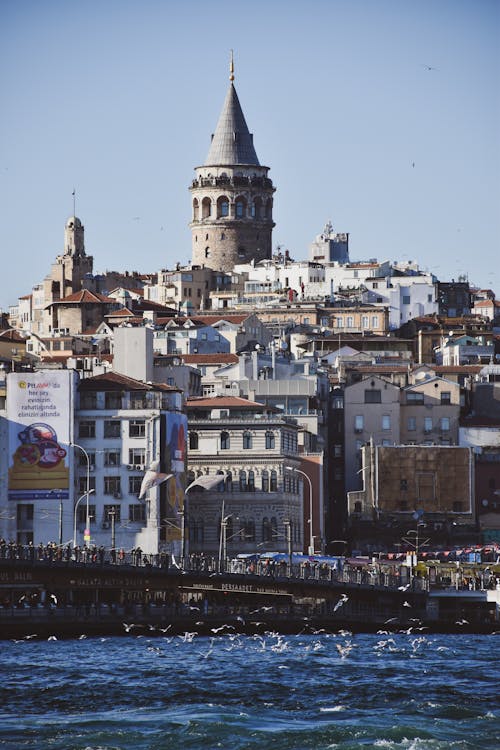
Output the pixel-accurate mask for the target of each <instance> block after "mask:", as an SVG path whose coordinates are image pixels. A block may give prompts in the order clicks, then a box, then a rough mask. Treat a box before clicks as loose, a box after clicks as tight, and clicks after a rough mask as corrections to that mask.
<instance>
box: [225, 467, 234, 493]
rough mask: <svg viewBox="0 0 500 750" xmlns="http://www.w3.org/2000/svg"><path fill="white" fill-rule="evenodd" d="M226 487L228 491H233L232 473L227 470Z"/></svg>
mask: <svg viewBox="0 0 500 750" xmlns="http://www.w3.org/2000/svg"><path fill="white" fill-rule="evenodd" d="M226 489H227V491H228V492H232V491H233V474H232V472H231V471H228V472H227V475H226Z"/></svg>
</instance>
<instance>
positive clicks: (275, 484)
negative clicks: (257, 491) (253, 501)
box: [271, 469, 278, 492]
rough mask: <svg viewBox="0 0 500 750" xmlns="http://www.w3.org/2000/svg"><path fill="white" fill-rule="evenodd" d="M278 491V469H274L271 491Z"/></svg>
mask: <svg viewBox="0 0 500 750" xmlns="http://www.w3.org/2000/svg"><path fill="white" fill-rule="evenodd" d="M277 491H278V475H277V473H276V470H275V469H273V470H272V471H271V492H277Z"/></svg>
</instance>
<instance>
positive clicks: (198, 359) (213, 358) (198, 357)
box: [177, 353, 239, 365]
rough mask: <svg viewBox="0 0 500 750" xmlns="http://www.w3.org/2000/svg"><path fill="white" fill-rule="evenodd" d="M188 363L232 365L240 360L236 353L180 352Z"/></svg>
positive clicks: (183, 359) (185, 362) (180, 355)
mask: <svg viewBox="0 0 500 750" xmlns="http://www.w3.org/2000/svg"><path fill="white" fill-rule="evenodd" d="M177 356H179V357H180V358H181V359H182V361H183V362H184V364H186V365H219V364H220V365H222V364H224V365H232V364H235V363H236V362H238V359H239V358H238V356H237V355H236V354H222V353H220V354H179V355H177Z"/></svg>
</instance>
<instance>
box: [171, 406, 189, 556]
mask: <svg viewBox="0 0 500 750" xmlns="http://www.w3.org/2000/svg"><path fill="white" fill-rule="evenodd" d="M187 434H188V431H187V416H186V415H185V414H178V413H176V412H169V413H168V414H167V449H166V454H165V457H166V461H165V463H166V469H167V472H168V473H169V474H172V475H173V476H172V478H171V479H170V480H169V481H168V482H167V508H166V510H167V518H166V519H165V522H166V534H165V536H166V541H174V540H180V539H181V527H182V513H183V509H184V487H185V482H186V460H187ZM186 531H187V530H186Z"/></svg>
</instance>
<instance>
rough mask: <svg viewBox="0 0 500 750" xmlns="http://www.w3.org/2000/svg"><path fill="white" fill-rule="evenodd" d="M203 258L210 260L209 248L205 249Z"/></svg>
mask: <svg viewBox="0 0 500 750" xmlns="http://www.w3.org/2000/svg"><path fill="white" fill-rule="evenodd" d="M205 258H210V248H209V247H206V248H205Z"/></svg>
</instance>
